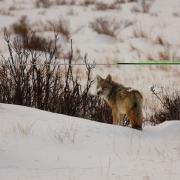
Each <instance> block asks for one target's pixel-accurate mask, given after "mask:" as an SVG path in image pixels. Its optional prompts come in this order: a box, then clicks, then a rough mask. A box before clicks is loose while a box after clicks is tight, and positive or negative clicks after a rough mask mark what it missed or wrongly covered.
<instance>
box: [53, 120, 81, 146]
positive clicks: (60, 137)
mask: <svg viewBox="0 0 180 180" xmlns="http://www.w3.org/2000/svg"><path fill="white" fill-rule="evenodd" d="M77 127H78V125H77V123H72V124H71V125H68V126H67V125H65V124H64V123H63V124H62V126H61V128H60V129H58V130H52V129H50V135H51V137H52V138H53V139H55V140H56V141H58V142H59V143H63V142H64V141H65V140H68V141H70V142H71V143H74V142H75V137H76V135H77Z"/></svg>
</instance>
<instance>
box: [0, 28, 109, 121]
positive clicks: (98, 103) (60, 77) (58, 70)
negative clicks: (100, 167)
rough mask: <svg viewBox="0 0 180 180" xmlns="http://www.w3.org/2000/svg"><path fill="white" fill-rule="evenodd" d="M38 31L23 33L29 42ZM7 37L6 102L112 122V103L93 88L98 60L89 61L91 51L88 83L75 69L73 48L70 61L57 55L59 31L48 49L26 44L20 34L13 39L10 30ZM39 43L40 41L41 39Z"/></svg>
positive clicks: (1, 89) (2, 80) (0, 87)
mask: <svg viewBox="0 0 180 180" xmlns="http://www.w3.org/2000/svg"><path fill="white" fill-rule="evenodd" d="M33 36H34V33H30V35H29V36H25V37H23V39H24V41H26V42H25V44H28V42H29V41H30V39H31V38H34V37H33ZM4 39H5V40H6V42H7V45H8V49H9V58H5V57H3V56H2V57H1V66H0V100H1V102H2V103H8V104H18V105H23V106H28V107H34V108H37V109H42V110H46V111H50V112H55V113H61V114H66V115H70V116H75V117H81V118H86V119H90V120H94V121H99V122H106V123H112V116H111V109H110V107H109V106H108V105H107V104H106V103H105V102H104V101H103V100H102V99H100V98H99V97H98V96H96V95H92V94H91V93H90V92H89V90H90V88H91V86H92V84H93V83H94V80H93V79H92V77H91V73H92V70H93V69H94V68H95V63H92V64H89V63H88V59H87V55H85V56H84V57H83V58H82V62H83V63H84V65H85V67H86V77H84V78H85V79H86V84H85V86H84V88H82V85H81V83H80V82H81V81H80V80H81V77H80V76H79V75H78V74H77V73H76V71H74V65H73V64H72V62H73V49H72V42H71V51H70V54H69V59H68V60H67V61H65V64H66V63H67V65H65V66H64V65H60V64H58V62H57V59H56V52H57V45H56V43H57V34H55V39H54V40H51V41H49V42H47V44H46V43H45V42H41V43H44V44H43V45H42V46H43V47H44V48H45V50H44V51H37V50H34V49H29V48H26V47H24V46H23V47H22V46H21V45H22V41H21V40H20V41H19V39H18V37H17V38H15V39H14V41H13V42H12V43H11V40H10V37H9V35H8V34H7V32H6V31H5V32H4ZM37 43H38V44H39V43H40V42H37Z"/></svg>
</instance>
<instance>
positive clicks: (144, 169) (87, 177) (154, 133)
mask: <svg viewBox="0 0 180 180" xmlns="http://www.w3.org/2000/svg"><path fill="white" fill-rule="evenodd" d="M0 120H1V122H0V139H1V141H0V157H1V158H0V159H1V161H0V179H3V180H9V179H11V180H24V179H26V180H41V179H42V180H46V179H47V180H50V179H53V180H56V179H57V180H58V179H59V180H66V179H67V180H92V179H97V180H100V179H103V180H104V179H108V180H109V179H110V180H120V179H124V180H126V179H128V180H132V179H134V180H137V179H142V180H150V179H164V180H170V179H173V180H175V179H177V180H178V179H179V178H180V171H179V167H180V122H179V121H170V122H165V123H162V124H160V125H158V126H156V127H151V126H146V127H145V128H144V130H143V131H138V130H134V129H131V128H126V127H120V126H115V125H108V124H102V123H98V122H93V121H89V120H86V119H80V118H75V117H69V116H65V115H60V114H54V113H50V112H45V111H41V110H37V109H33V108H29V107H22V106H17V105H7V104H0Z"/></svg>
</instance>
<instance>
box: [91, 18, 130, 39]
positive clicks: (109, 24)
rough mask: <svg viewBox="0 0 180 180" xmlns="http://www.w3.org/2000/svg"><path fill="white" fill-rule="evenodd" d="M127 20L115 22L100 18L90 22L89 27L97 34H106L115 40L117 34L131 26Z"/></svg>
mask: <svg viewBox="0 0 180 180" xmlns="http://www.w3.org/2000/svg"><path fill="white" fill-rule="evenodd" d="M132 24H133V23H132V22H131V21H128V20H120V21H117V20H116V19H115V18H108V17H100V18H96V19H95V21H94V22H90V23H89V25H90V27H91V28H92V29H93V30H94V31H96V32H97V33H98V34H106V35H109V36H113V37H115V38H117V36H118V34H119V32H120V31H121V30H122V29H124V28H126V27H128V26H130V25H132Z"/></svg>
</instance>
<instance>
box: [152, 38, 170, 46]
mask: <svg viewBox="0 0 180 180" xmlns="http://www.w3.org/2000/svg"><path fill="white" fill-rule="evenodd" d="M153 42H154V44H160V45H162V46H165V45H167V42H166V41H165V40H164V39H163V38H162V37H161V36H157V37H156V39H155V40H154V41H153Z"/></svg>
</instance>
